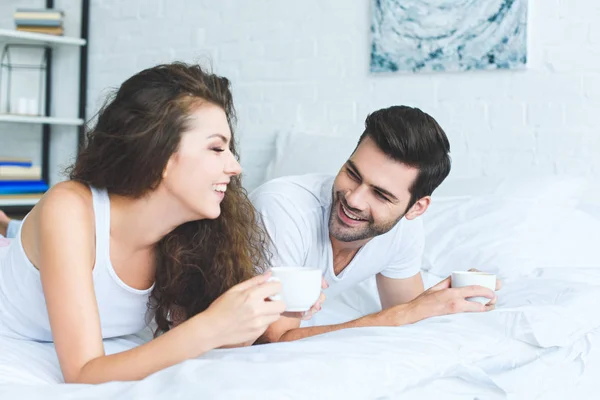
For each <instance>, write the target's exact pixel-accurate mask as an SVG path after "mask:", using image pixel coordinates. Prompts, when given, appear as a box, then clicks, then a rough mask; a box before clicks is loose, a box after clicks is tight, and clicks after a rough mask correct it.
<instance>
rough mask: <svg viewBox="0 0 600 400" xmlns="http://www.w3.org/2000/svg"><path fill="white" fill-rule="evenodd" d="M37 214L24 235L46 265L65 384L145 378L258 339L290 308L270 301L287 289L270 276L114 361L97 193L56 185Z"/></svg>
mask: <svg viewBox="0 0 600 400" xmlns="http://www.w3.org/2000/svg"><path fill="white" fill-rule="evenodd" d="M32 214H33V215H32V217H33V218H31V219H30V218H29V217H28V219H27V220H26V221H25V224H26V225H25V226H24V230H25V231H24V235H27V236H29V235H32V234H33V235H34V240H33V242H32V243H33V246H32V248H31V249H29V250H30V251H29V252H28V253H33V256H32V257H30V258H31V259H32V261H33V260H36V261H38V262H37V265H36V266H37V267H38V269H39V270H40V274H41V279H42V286H43V289H44V294H45V297H46V305H47V308H48V314H49V318H50V326H51V329H52V335H53V338H54V343H55V347H56V351H57V354H58V359H59V362H60V366H61V369H62V371H63V375H64V379H65V382H77V383H101V382H107V381H113V380H137V379H141V378H144V377H146V376H148V375H150V374H152V373H154V372H156V371H159V370H161V369H163V368H166V367H169V366H171V365H174V364H176V363H179V362H181V361H184V360H186V359H189V358H193V357H197V356H199V355H201V354H203V353H204V352H206V351H208V350H210V349H213V348H216V347H220V346H223V345H227V344H230V343H236V342H238V343H239V342H242V341H243V340H248V339H249V338H250V337H252V336H249V335H256V337H258V336H259V335H260V334H262V332H264V329H266V327H267V326H268V324H270V323H272V322H273V321H275V320H277V319H278V318H279V314H280V313H281V312H282V311H283V305H282V304H273V303H274V302H271V304H268V303H267V302H265V301H264V299H265V298H266V297H268V296H270V295H271V294H274V293H276V292H277V291H278V290H279V286H276V285H273V283H265V284H263V282H264V281H266V279H267V278H268V277H264V276H260V277H257V278H255V279H253V280H250V281H246V282H244V283H242V284H240V285H238V286H236V287H234V288H232V289H231V290H230V291H229V292H227V293H226V294H225V295H223V296H221V298H219V299H218V300H217V301H215V303H217V304H215V303H213V305H211V307H210V308H209V310H207V311H205V312H204V313H201V314H199V315H197V316H196V317H194V318H192V319H190V320H188V321H186V322H183V323H181V324H180V325H179V326H178V327H177V328H175V329H172V330H170V331H169V332H167V333H165V334H163V335H161V336H160V337H158V338H156V339H154V340H152V341H151V342H149V343H146V344H144V345H141V346H139V347H137V348H134V349H132V350H128V351H125V352H122V353H118V354H114V355H110V356H106V355H105V353H104V347H103V343H102V334H101V328H100V318H99V315H98V306H97V303H96V297H95V293H94V286H93V278H92V269H93V264H94V253H95V250H94V248H95V237H94V219H93V212H92V200H91V195H90V194H89V191H87V188H85V187H83V186H82V185H80V184H77V183H74V182H66V183H63V184H59V185H56V186H55V187H53V188H52V189H51V190H50V191H49V193H48V194H47V195H46V196H45V197H44V199H43V200H42V201H41V202H40V204H39V205H38V206H36V210H35V213H32ZM36 228H37V229H36ZM26 252H27V249H26ZM265 293H271V294H265ZM244 316H246V318H244Z"/></svg>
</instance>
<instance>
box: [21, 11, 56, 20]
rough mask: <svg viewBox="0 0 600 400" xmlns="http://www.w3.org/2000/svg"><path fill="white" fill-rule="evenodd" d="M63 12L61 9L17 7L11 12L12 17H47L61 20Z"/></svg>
mask: <svg viewBox="0 0 600 400" xmlns="http://www.w3.org/2000/svg"><path fill="white" fill-rule="evenodd" d="M63 16H64V13H63V11H62V10H54V9H52V8H17V10H16V11H15V12H14V14H13V18H14V19H15V20H17V19H45V20H46V19H47V20H62V19H63Z"/></svg>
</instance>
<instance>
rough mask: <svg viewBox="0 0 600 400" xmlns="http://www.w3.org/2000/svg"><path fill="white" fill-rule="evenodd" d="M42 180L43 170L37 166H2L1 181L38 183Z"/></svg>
mask: <svg viewBox="0 0 600 400" xmlns="http://www.w3.org/2000/svg"><path fill="white" fill-rule="evenodd" d="M41 179H42V168H41V167H39V166H37V165H34V166H31V167H22V166H15V165H0V181H15V180H18V181H32V180H33V181H36V180H41Z"/></svg>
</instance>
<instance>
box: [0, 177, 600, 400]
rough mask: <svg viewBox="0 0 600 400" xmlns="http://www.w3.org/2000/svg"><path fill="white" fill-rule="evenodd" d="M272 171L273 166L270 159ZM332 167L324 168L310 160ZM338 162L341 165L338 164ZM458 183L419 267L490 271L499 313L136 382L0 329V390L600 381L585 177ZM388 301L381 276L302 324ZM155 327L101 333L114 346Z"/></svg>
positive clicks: (464, 394)
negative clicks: (89, 377)
mask: <svg viewBox="0 0 600 400" xmlns="http://www.w3.org/2000/svg"><path fill="white" fill-rule="evenodd" d="M271 167H272V168H271V171H272V172H273V171H277V170H278V168H279V167H278V166H277V165H275V166H271ZM314 172H324V171H314ZM332 172H333V171H332ZM490 182H491V181H490V180H489V179H484V180H480V181H479V182H478V183H477V182H473V181H472V180H471V181H469V182H458V181H457V182H454V183H452V185H446V186H445V187H443V188H441V190H440V194H437V195H436V196H434V201H433V203H432V206H431V209H430V210H428V211H427V213H426V214H425V216H424V218H425V227H426V235H427V238H426V241H427V245H426V248H425V254H424V262H423V270H422V274H423V278H424V282H425V284H426V287H429V286H431V285H433V284H435V283H436V282H438V281H439V280H441V279H443V278H444V277H446V276H448V275H449V273H450V272H451V271H452V270H466V269H468V268H471V267H476V268H479V269H480V270H484V271H489V272H494V273H496V274H497V275H498V276H499V277H500V278H501V279H502V280H503V283H504V287H503V288H502V290H501V291H500V292H499V293H498V295H499V301H498V304H497V308H496V310H494V311H492V312H489V313H481V314H458V315H451V316H444V317H437V318H431V319H428V320H424V321H421V322H418V323H415V324H412V325H409V326H404V327H396V328H384V327H377V328H357V329H349V330H345V331H339V332H333V333H329V334H325V335H321V336H316V337H312V338H307V339H304V340H301V341H297V342H292V343H278V344H269V345H261V346H253V347H248V348H241V349H222V350H214V351H211V352H209V353H207V354H205V355H204V356H202V357H200V358H198V359H193V360H188V361H186V362H183V363H181V364H178V365H175V366H173V367H171V368H168V369H166V370H163V371H160V372H158V373H156V374H153V375H152V376H150V377H148V378H146V379H144V380H142V381H139V382H113V383H108V384H102V385H96V386H92V385H65V384H60V382H61V374H60V369H59V366H58V362H57V359H56V354H55V352H54V349H53V345H52V344H51V343H32V342H23V341H17V340H12V339H0V398H2V399H12V398H37V397H40V398H41V397H43V398H57V399H75V398H165V397H168V398H172V399H179V398H205V399H220V398H223V399H238V398H239V399H254V398H257V399H258V398H260V399H305V398H314V399H395V398H402V399H424V398H435V399H505V398H511V399H512V398H515V399H534V398H540V399H564V398H581V399H587V398H593V397H594V395H595V394H597V393H598V392H600V381H599V380H598V377H599V376H600V313H599V312H598V309H597V307H598V304H600V256H599V255H598V251H597V244H598V238H600V207H598V205H597V204H596V203H586V202H585V200H587V199H589V197H587V195H586V194H585V193H587V192H586V191H587V190H588V189H589V185H588V184H587V183H586V182H584V181H583V180H581V179H579V178H572V177H556V176H553V177H548V178H544V179H541V178H540V177H536V178H535V179H529V180H527V179H524V178H520V179H517V180H501V181H498V182H494V183H493V184H490ZM379 309H380V304H379V300H378V298H377V294H376V287H375V282H374V279H369V280H367V281H364V282H362V283H361V284H359V285H357V286H356V287H354V288H353V289H352V290H350V291H348V292H345V293H343V294H340V295H339V296H338V297H336V298H333V299H327V301H326V303H325V306H324V308H323V311H321V312H320V313H318V314H317V315H316V316H315V318H314V319H313V320H311V321H310V322H307V324H329V323H337V322H343V321H347V320H350V319H353V318H356V317H359V316H361V315H364V314H366V313H370V312H375V311H377V310H379ZM149 337H150V333H149V331H144V332H141V333H140V334H138V335H135V336H129V337H123V338H117V339H111V340H107V341H105V348H106V351H107V352H108V353H114V352H118V351H123V350H126V349H129V348H132V347H134V346H137V345H139V344H141V343H143V342H144V341H145V340H148V339H149Z"/></svg>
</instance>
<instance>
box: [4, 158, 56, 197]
mask: <svg viewBox="0 0 600 400" xmlns="http://www.w3.org/2000/svg"><path fill="white" fill-rule="evenodd" d="M46 190H48V185H47V184H46V182H44V181H43V180H42V171H41V168H40V167H38V166H34V165H33V164H32V162H31V160H29V159H22V158H10V157H2V156H0V199H14V198H19V199H21V198H39V197H41V195H42V194H43V193H44V192H45V191H46Z"/></svg>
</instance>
